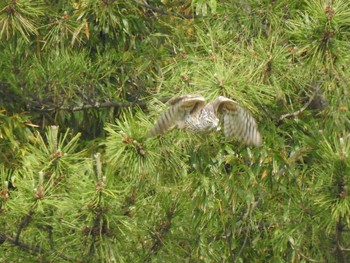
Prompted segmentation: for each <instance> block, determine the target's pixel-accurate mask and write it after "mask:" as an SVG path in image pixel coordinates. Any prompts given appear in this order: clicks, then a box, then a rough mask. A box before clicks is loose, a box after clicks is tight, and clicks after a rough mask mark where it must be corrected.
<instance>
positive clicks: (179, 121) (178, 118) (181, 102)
mask: <svg viewBox="0 0 350 263" xmlns="http://www.w3.org/2000/svg"><path fill="white" fill-rule="evenodd" d="M168 104H169V105H170V106H169V109H168V110H167V111H165V112H164V113H163V114H162V115H160V116H159V117H158V120H157V122H156V124H155V126H154V127H153V128H152V129H151V130H150V131H149V132H148V134H147V137H151V136H155V135H159V134H162V133H164V132H166V131H168V130H170V129H172V128H173V127H174V126H175V125H178V126H179V127H180V128H183V127H184V126H185V123H184V121H183V120H184V116H185V114H193V115H195V114H198V113H199V111H200V110H201V109H202V108H203V107H204V104H205V99H204V97H203V96H201V95H191V94H189V95H183V96H180V97H175V98H172V99H170V100H169V101H168Z"/></svg>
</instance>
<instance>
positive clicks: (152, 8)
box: [131, 0, 202, 19]
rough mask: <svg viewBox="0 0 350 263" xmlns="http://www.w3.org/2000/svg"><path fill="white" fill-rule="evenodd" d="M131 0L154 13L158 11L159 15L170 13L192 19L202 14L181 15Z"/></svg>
mask: <svg viewBox="0 0 350 263" xmlns="http://www.w3.org/2000/svg"><path fill="white" fill-rule="evenodd" d="M131 1H132V2H134V3H135V4H137V5H138V6H142V7H145V8H147V9H149V10H151V11H153V12H155V13H159V14H161V15H170V16H175V17H180V18H185V19H192V18H200V17H202V16H200V15H196V14H193V15H183V14H179V13H175V12H169V11H165V10H163V9H160V8H158V7H155V6H152V5H150V4H148V3H147V4H145V3H140V2H138V1H136V0H131ZM145 2H146V1H145Z"/></svg>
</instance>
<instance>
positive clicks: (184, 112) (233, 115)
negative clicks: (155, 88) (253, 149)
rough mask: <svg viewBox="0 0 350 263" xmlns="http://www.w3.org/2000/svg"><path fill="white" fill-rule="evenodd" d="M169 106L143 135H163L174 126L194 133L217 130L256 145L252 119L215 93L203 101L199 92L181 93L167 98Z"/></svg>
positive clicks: (229, 100) (240, 108)
mask: <svg viewBox="0 0 350 263" xmlns="http://www.w3.org/2000/svg"><path fill="white" fill-rule="evenodd" d="M168 104H169V108H168V110H167V111H165V112H164V113H163V114H162V115H160V116H159V117H158V120H157V122H156V124H155V126H154V127H153V128H152V129H151V130H150V131H149V132H148V135H147V137H152V136H156V135H160V134H163V133H165V132H167V131H169V130H171V129H173V128H174V127H177V128H179V129H184V130H188V131H191V132H194V133H209V132H212V131H219V130H220V129H221V126H222V127H223V131H224V135H225V137H226V138H235V139H236V140H238V141H239V142H241V143H243V144H246V145H253V146H260V145H261V144H262V138H261V135H260V133H259V131H258V126H257V124H256V121H255V119H254V118H253V117H252V116H251V115H250V114H249V112H247V111H246V110H245V109H243V108H242V107H241V106H239V105H238V103H237V102H235V101H234V100H231V99H229V98H226V97H224V96H219V97H217V98H216V99H215V100H213V101H211V102H209V103H207V104H206V102H205V98H204V97H203V96H201V95H192V94H188V95H183V96H180V97H174V98H172V99H170V100H169V101H168Z"/></svg>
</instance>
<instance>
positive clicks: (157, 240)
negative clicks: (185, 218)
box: [149, 204, 176, 256]
mask: <svg viewBox="0 0 350 263" xmlns="http://www.w3.org/2000/svg"><path fill="white" fill-rule="evenodd" d="M175 209H176V206H175V204H174V205H172V207H171V208H170V210H169V211H168V212H167V215H166V219H165V221H159V222H158V223H159V224H158V226H157V227H158V228H159V230H158V231H156V233H155V234H154V235H153V245H152V246H151V248H150V250H149V256H150V255H152V254H156V253H157V252H158V251H159V249H160V248H161V245H162V244H163V240H164V238H165V236H166V235H167V234H168V232H169V230H170V227H171V224H172V219H173V217H174V212H175Z"/></svg>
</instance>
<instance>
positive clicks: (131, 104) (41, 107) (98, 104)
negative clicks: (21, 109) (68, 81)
mask: <svg viewBox="0 0 350 263" xmlns="http://www.w3.org/2000/svg"><path fill="white" fill-rule="evenodd" d="M169 99H170V97H164V98H160V99H159V101H161V102H163V103H165V102H167V101H168V100H169ZM147 104H148V102H145V101H135V102H113V101H111V102H109V101H106V102H94V103H91V104H82V105H79V106H71V107H67V106H47V107H46V106H45V105H36V106H35V107H33V108H32V107H30V106H29V108H31V110H33V111H36V112H41V113H49V112H57V111H84V110H90V109H102V108H129V107H134V106H139V107H140V108H146V107H147Z"/></svg>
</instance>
